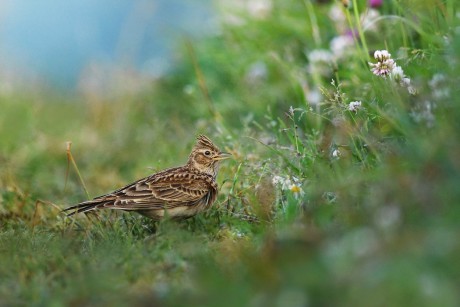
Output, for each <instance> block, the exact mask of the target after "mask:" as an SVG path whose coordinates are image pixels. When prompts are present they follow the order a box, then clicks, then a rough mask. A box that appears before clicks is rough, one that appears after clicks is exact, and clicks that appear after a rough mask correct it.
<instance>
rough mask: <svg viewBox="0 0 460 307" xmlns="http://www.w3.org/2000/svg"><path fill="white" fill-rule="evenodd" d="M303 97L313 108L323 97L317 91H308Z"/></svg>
mask: <svg viewBox="0 0 460 307" xmlns="http://www.w3.org/2000/svg"><path fill="white" fill-rule="evenodd" d="M305 96H306V98H307V102H308V103H309V104H310V105H312V106H314V107H316V106H319V104H320V103H321V100H322V99H323V95H322V94H321V92H320V91H318V90H311V91H308V92H307V93H306V95H305Z"/></svg>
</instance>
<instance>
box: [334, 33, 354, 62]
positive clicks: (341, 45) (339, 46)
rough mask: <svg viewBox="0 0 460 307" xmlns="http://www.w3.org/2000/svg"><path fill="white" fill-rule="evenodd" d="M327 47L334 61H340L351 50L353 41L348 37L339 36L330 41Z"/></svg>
mask: <svg viewBox="0 0 460 307" xmlns="http://www.w3.org/2000/svg"><path fill="white" fill-rule="evenodd" d="M329 46H330V48H331V51H332V54H333V55H334V57H335V58H336V59H342V58H344V57H346V56H347V55H349V54H350V52H351V51H352V50H353V48H352V47H353V46H354V41H353V38H352V37H351V36H350V35H339V36H336V37H334V38H333V39H332V40H331V41H330V43H329Z"/></svg>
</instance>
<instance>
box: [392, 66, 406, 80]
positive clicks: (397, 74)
mask: <svg viewBox="0 0 460 307" xmlns="http://www.w3.org/2000/svg"><path fill="white" fill-rule="evenodd" d="M390 77H391V78H392V79H393V80H395V81H397V82H401V81H402V80H403V78H404V71H403V69H402V68H401V66H398V65H396V66H395V67H394V68H393V70H392V71H391V74H390Z"/></svg>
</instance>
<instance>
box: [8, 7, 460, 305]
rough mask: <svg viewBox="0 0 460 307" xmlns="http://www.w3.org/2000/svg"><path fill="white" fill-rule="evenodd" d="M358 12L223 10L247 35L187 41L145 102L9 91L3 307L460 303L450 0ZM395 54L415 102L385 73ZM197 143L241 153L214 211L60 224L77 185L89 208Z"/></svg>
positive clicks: (231, 31) (230, 31)
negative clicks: (374, 67) (381, 62)
mask: <svg viewBox="0 0 460 307" xmlns="http://www.w3.org/2000/svg"><path fill="white" fill-rule="evenodd" d="M352 2H353V5H354V7H352V8H351V9H350V10H349V11H348V10H346V9H345V10H344V9H342V11H341V12H342V13H343V17H344V19H343V23H342V24H341V21H340V18H335V19H333V20H331V19H330V17H328V12H329V11H330V8H331V5H332V4H331V3H329V4H320V3H317V2H311V1H306V2H295V3H294V2H292V3H288V2H285V1H276V2H274V3H273V7H272V8H271V10H270V9H268V12H269V13H266V12H265V11H263V10H262V11H257V10H256V11H249V12H248V11H246V10H245V9H242V10H241V11H237V12H234V14H236V15H235V16H228V14H230V13H232V12H231V11H229V10H228V9H227V10H222V13H221V14H222V18H223V19H225V18H227V20H240V21H239V22H244V25H240V24H238V23H237V24H231V23H226V24H224V25H223V26H222V30H221V32H220V33H219V34H216V35H215V36H212V37H208V38H204V39H202V40H200V41H193V42H187V43H186V44H184V45H183V48H181V47H178V54H177V63H176V66H175V67H176V68H175V71H174V72H173V73H171V74H170V75H168V76H165V77H164V78H162V79H160V80H157V81H155V82H154V83H153V84H152V86H151V88H150V89H149V90H146V91H144V92H142V93H138V94H129V95H124V96H119V97H113V98H112V99H111V100H110V101H106V100H105V99H104V98H98V97H96V98H94V97H83V99H82V97H72V96H65V95H64V96H62V95H60V94H56V93H54V92H46V91H41V92H30V93H25V92H23V93H19V92H13V93H11V94H5V93H4V94H2V96H1V97H0V107H1V110H2V111H1V113H0V165H1V167H0V263H1V264H2V265H1V266H0V276H2V279H1V280H0V305H5V306H7V305H8V306H9V305H37V306H40V305H46V306H51V305H52V306H61V305H111V306H113V305H126V304H133V305H163V306H181V305H184V304H187V305H197V306H216V305H219V306H240V305H241V306H245V305H251V306H252V305H253V306H307V305H310V306H317V305H328V306H330V305H340V306H344V305H345V306H361V305H365V306H369V305H371V306H388V305H391V306H407V305H417V306H456V305H458V304H459V302H460V297H459V294H458V291H457V289H458V287H459V276H460V265H459V264H458V260H457V259H458V257H459V255H460V243H459V242H460V241H459V240H458V233H459V223H458V221H459V220H460V209H459V207H458V203H459V201H460V192H459V191H460V190H459V189H458V187H459V186H460V175H459V170H460V163H459V159H458V157H459V156H460V142H459V140H458V131H459V129H460V125H459V121H458V118H459V117H460V111H459V110H460V109H459V107H458V106H459V105H460V101H459V98H458V97H459V95H458V87H457V86H456V85H457V84H458V81H459V80H458V79H459V78H458V74H457V71H458V68H459V67H458V66H459V58H458V54H460V37H459V34H458V26H459V19H458V16H457V15H458V13H456V12H455V11H456V9H455V5H454V1H449V0H447V1H435V0H425V1H405V2H404V4H403V3H402V2H397V1H384V4H383V6H382V7H380V8H379V9H378V10H379V12H380V17H378V18H376V19H373V20H371V22H370V23H367V24H364V19H363V17H362V16H360V15H361V14H363V12H366V11H367V7H366V6H365V3H364V2H363V3H358V1H352ZM339 8H340V7H339ZM456 14H457V15H456ZM236 17H237V18H239V19H235V18H236ZM232 18H233V19H232ZM350 28H353V29H355V30H356V31H357V33H359V34H358V36H359V37H360V39H359V40H357V41H355V42H353V43H352V44H351V45H347V46H348V47H342V48H341V49H339V50H340V52H339V53H338V54H335V55H334V57H328V56H330V54H329V55H326V57H324V54H325V53H324V50H326V51H327V52H329V53H331V52H333V51H334V50H331V47H330V46H329V42H330V41H331V40H332V39H333V38H334V37H337V36H338V35H340V34H343V33H345V32H346V31H347V29H350ZM318 49H322V50H323V53H322V54H323V58H322V59H320V60H317V58H316V59H315V57H314V51H315V50H316V51H318ZM382 49H387V50H389V51H390V53H391V54H392V57H393V58H394V59H395V60H396V62H397V64H398V65H400V66H401V67H402V68H403V70H404V73H405V74H406V76H407V77H409V78H410V79H411V86H413V88H414V89H415V90H416V93H415V94H414V93H410V91H409V88H408V87H407V85H406V86H404V85H400V84H399V83H398V82H395V80H393V79H392V78H390V77H387V78H382V77H379V76H375V75H373V74H372V72H371V71H370V66H369V64H368V63H367V62H368V61H370V62H373V63H375V62H376V60H375V59H373V57H372V54H370V55H368V54H366V52H365V50H369V51H373V50H382ZM316 54H317V55H318V53H316ZM325 59H326V60H325ZM318 97H319V98H318ZM90 98H91V99H90ZM352 101H361V103H362V104H361V108H359V109H358V110H357V111H356V112H355V111H350V110H349V103H350V102H352ZM199 133H206V134H208V135H209V136H210V137H211V138H212V139H213V140H214V141H215V142H216V143H217V144H219V146H220V147H221V148H225V149H226V150H227V151H230V152H232V154H233V156H234V159H233V160H232V161H229V162H226V163H225V164H224V165H223V167H222V169H221V171H220V174H219V178H218V182H219V185H220V196H219V199H218V201H217V202H216V204H215V205H214V207H213V208H212V209H211V210H210V211H208V212H206V213H204V214H201V215H199V216H196V217H194V218H192V219H190V220H187V221H184V222H180V223H175V222H170V221H164V222H161V223H153V222H151V221H149V220H147V219H145V218H143V217H141V216H136V215H130V214H128V213H120V212H101V213H100V214H99V215H98V216H89V217H85V216H78V217H76V218H75V219H71V218H66V217H64V216H63V215H62V214H61V213H60V209H62V208H64V207H66V206H67V205H70V204H73V203H76V202H79V201H82V200H85V199H86V198H87V195H86V192H85V189H84V188H83V184H82V181H83V182H84V184H85V185H86V187H87V190H88V193H89V196H90V197H94V196H97V195H100V194H103V193H106V192H108V191H111V190H113V189H115V188H117V187H120V186H122V185H125V184H127V183H129V182H131V181H133V180H136V179H138V178H141V177H143V176H146V175H148V174H150V173H152V172H154V171H157V170H160V169H162V168H166V167H169V166H173V165H178V164H180V163H183V162H185V160H186V157H187V155H188V153H189V150H190V148H191V146H192V144H193V142H194V138H195V136H196V135H197V134H199ZM68 141H71V142H72V147H71V154H72V157H73V158H74V161H75V165H73V164H71V165H70V168H69V170H70V172H69V174H68V177H67V176H66V173H67V167H68V160H67V154H66V142H68ZM77 169H78V172H77V171H76V170H77ZM78 173H79V175H80V176H81V179H80V178H79V175H78ZM274 178H277V179H276V181H277V183H276V182H275V183H273V181H274Z"/></svg>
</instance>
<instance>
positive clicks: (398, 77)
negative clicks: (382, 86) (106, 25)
mask: <svg viewBox="0 0 460 307" xmlns="http://www.w3.org/2000/svg"><path fill="white" fill-rule="evenodd" d="M374 58H375V59H376V60H377V63H369V65H370V66H371V71H372V73H373V74H374V75H376V76H380V77H383V78H386V77H387V76H389V77H390V78H391V79H392V80H394V81H396V82H397V83H399V85H401V86H402V87H405V88H406V89H407V90H408V91H409V93H410V94H412V95H414V94H415V93H416V90H415V88H414V87H413V86H412V85H411V83H410V79H409V78H408V77H407V76H406V75H404V71H403V69H402V68H401V66H398V65H397V64H396V62H395V61H394V60H393V59H392V58H391V54H390V53H389V52H388V51H387V50H377V51H375V52H374Z"/></svg>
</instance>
